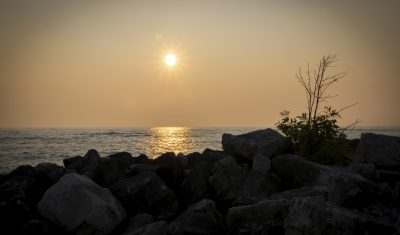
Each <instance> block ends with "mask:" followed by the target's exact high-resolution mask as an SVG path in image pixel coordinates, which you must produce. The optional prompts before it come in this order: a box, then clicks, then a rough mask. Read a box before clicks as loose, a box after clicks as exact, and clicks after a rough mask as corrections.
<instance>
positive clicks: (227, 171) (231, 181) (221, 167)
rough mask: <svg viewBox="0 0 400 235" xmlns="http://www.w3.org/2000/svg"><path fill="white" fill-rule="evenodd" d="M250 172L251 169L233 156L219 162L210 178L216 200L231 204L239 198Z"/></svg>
mask: <svg viewBox="0 0 400 235" xmlns="http://www.w3.org/2000/svg"><path fill="white" fill-rule="evenodd" d="M248 173H249V169H248V168H246V167H241V166H239V165H238V163H237V162H236V160H235V159H234V158H233V157H231V156H229V157H225V158H224V159H222V160H220V161H219V162H217V163H216V164H215V166H214V168H213V171H212V175H211V176H210V178H209V181H210V186H211V189H212V192H213V196H214V197H215V199H216V201H217V202H221V203H224V204H227V205H229V204H231V203H232V202H233V201H234V200H235V199H236V198H238V195H239V193H240V190H241V188H242V185H243V183H244V181H245V180H246V176H247V175H248Z"/></svg>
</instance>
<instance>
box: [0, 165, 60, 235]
mask: <svg viewBox="0 0 400 235" xmlns="http://www.w3.org/2000/svg"><path fill="white" fill-rule="evenodd" d="M63 174H64V168H63V167H61V166H57V165H56V164H53V163H41V164H38V165H37V166H36V167H32V166H19V167H18V168H17V169H15V170H13V171H11V172H10V173H8V174H6V175H4V176H3V177H2V183H1V184H0V218H2V219H1V220H0V227H1V228H2V229H3V230H4V231H16V230H20V229H21V228H22V226H23V225H24V223H25V222H27V220H29V219H30V218H31V217H32V215H33V214H35V213H36V204H37V203H38V201H39V200H40V199H41V198H42V196H43V194H44V193H45V192H46V190H47V189H48V188H50V187H51V186H52V185H53V184H54V183H55V182H57V180H58V179H59V178H60V177H61V176H62V175H63Z"/></svg>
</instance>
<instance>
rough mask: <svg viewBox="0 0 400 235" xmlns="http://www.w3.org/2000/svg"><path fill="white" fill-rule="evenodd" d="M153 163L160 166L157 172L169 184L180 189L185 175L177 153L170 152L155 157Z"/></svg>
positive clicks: (174, 188)
mask: <svg viewBox="0 0 400 235" xmlns="http://www.w3.org/2000/svg"><path fill="white" fill-rule="evenodd" d="M152 164H154V165H157V166H159V168H157V174H158V175H159V176H160V177H161V178H162V179H163V180H164V182H165V183H166V184H167V186H168V187H169V188H171V189H173V190H178V189H179V188H180V186H181V184H182V182H183V179H184V177H185V171H184V167H183V164H182V161H181V160H180V159H179V158H178V157H176V156H175V153H173V152H168V153H164V154H162V155H161V156H160V157H158V158H156V159H154V160H153V161H152Z"/></svg>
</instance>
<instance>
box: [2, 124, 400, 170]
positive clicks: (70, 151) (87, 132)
mask: <svg viewBox="0 0 400 235" xmlns="http://www.w3.org/2000/svg"><path fill="white" fill-rule="evenodd" d="M258 129H262V128H187V127H157V128H123V129H122V128H118V129H114V128H111V129H110V128H108V129H63V128H49V129H0V172H3V173H4V172H8V171H10V170H12V169H14V168H15V167H17V166H19V165H23V164H29V165H32V166H35V165H36V164H38V163H40V162H53V163H57V164H59V165H62V160H63V159H64V158H66V157H73V156H78V155H80V156H83V155H84V154H85V153H86V151H87V150H89V149H92V148H94V149H96V150H97V151H98V152H99V153H100V156H102V157H105V156H107V155H109V154H112V153H116V152H121V151H127V152H130V153H131V154H132V155H133V156H137V155H139V154H142V153H144V154H146V155H147V156H149V157H151V158H155V157H157V156H159V155H160V154H161V153H164V152H169V151H172V152H175V153H180V152H181V153H184V154H187V153H191V152H196V151H197V152H202V151H203V150H204V149H205V148H211V149H215V150H220V149H222V146H221V139H222V134H223V133H231V134H243V133H247V132H250V131H253V130H258ZM362 132H373V133H380V134H386V135H394V136H400V127H399V128H376V127H374V128H358V129H355V130H353V131H352V132H351V133H349V135H348V138H359V136H360V134H361V133H362Z"/></svg>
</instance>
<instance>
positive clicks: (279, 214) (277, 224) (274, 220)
mask: <svg viewBox="0 0 400 235" xmlns="http://www.w3.org/2000/svg"><path fill="white" fill-rule="evenodd" d="M289 204H290V203H289V201H288V200H282V199H281V200H265V201H261V202H258V203H256V204H253V205H246V206H237V207H232V208H230V209H229V212H228V215H227V218H226V221H227V224H228V228H229V234H282V235H283V234H285V230H284V228H283V223H284V219H285V218H286V216H287V215H288V213H289Z"/></svg>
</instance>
